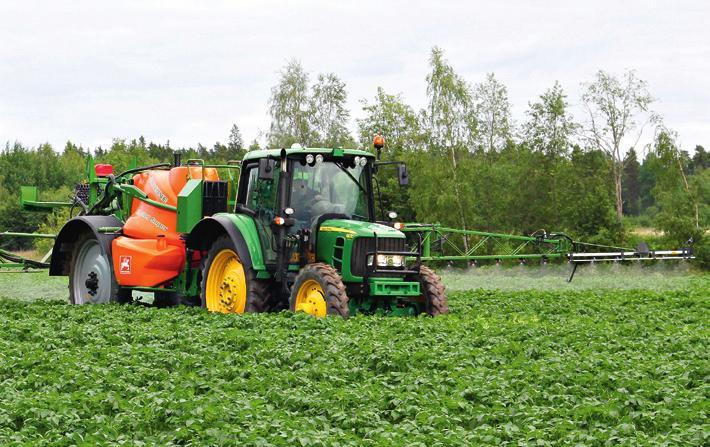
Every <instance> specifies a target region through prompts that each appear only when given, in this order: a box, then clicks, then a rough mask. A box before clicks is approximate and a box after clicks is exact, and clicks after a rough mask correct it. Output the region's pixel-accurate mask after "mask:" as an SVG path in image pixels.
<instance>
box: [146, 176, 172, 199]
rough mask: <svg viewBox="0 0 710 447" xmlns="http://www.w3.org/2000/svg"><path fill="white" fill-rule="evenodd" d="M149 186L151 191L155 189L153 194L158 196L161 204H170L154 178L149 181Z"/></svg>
mask: <svg viewBox="0 0 710 447" xmlns="http://www.w3.org/2000/svg"><path fill="white" fill-rule="evenodd" d="M148 185H149V186H150V187H151V189H153V192H154V193H155V195H156V196H158V199H160V201H161V202H163V203H168V198H167V196H166V195H165V194H163V191H161V190H160V186H158V184H157V183H156V182H155V179H154V178H153V177H151V178H150V179H148Z"/></svg>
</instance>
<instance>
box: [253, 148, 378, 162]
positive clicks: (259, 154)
mask: <svg viewBox="0 0 710 447" xmlns="http://www.w3.org/2000/svg"><path fill="white" fill-rule="evenodd" d="M338 153H339V155H340V156H347V155H349V156H355V155H359V156H361V157H363V156H364V157H373V158H374V157H375V155H374V154H372V153H371V152H367V151H364V150H362V149H343V148H332V147H329V148H325V147H304V148H300V147H299V148H295V147H294V148H288V149H286V155H294V154H334V155H336V156H337V155H338ZM280 156H281V149H260V150H257V151H249V152H247V153H246V154H245V155H244V159H243V160H244V161H247V160H258V159H260V158H267V157H269V158H278V157H280Z"/></svg>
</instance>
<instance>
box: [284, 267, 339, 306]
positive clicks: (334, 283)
mask: <svg viewBox="0 0 710 447" xmlns="http://www.w3.org/2000/svg"><path fill="white" fill-rule="evenodd" d="M310 280H312V281H316V282H317V283H318V284H319V285H320V287H321V289H322V290H323V299H324V300H325V303H326V312H327V315H338V316H341V317H343V318H346V319H347V318H349V317H350V308H349V307H348V302H349V299H348V296H347V294H346V293H345V284H343V279H342V278H341V277H340V274H339V273H338V271H337V270H335V269H334V268H333V267H331V266H330V265H328V264H324V263H321V262H318V263H315V264H308V265H307V266H305V267H303V268H302V269H301V271H300V272H299V273H298V276H296V281H295V282H294V284H293V287H292V288H291V297H290V299H289V306H290V308H291V311H293V312H295V311H296V298H297V296H298V291H299V290H300V288H301V287H302V286H303V285H304V284H305V283H306V281H310Z"/></svg>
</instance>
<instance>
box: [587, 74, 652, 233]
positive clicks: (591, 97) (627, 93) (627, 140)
mask: <svg viewBox="0 0 710 447" xmlns="http://www.w3.org/2000/svg"><path fill="white" fill-rule="evenodd" d="M582 86H583V88H584V93H583V94H582V105H583V107H584V109H585V111H586V114H587V123H586V126H585V127H584V131H583V134H582V136H583V138H584V139H585V140H586V142H587V143H588V144H590V145H592V146H593V147H594V148H597V149H600V150H602V151H604V152H605V153H606V154H607V156H609V158H610V159H611V161H612V169H611V178H612V181H613V183H614V191H615V198H616V218H617V222H621V218H622V216H623V210H624V208H623V206H624V201H623V188H622V184H621V183H622V177H623V173H624V154H625V151H626V150H628V149H631V148H634V149H635V148H636V147H637V146H638V144H639V141H640V140H641V137H642V136H643V134H644V130H645V129H646V128H647V127H648V126H649V124H654V123H656V122H657V121H658V116H657V115H656V114H655V113H654V112H652V111H651V110H650V106H651V104H652V103H653V101H654V98H653V97H652V96H651V94H650V93H649V92H648V87H647V84H646V81H644V80H641V79H639V78H638V77H637V76H636V73H635V72H634V71H633V70H630V71H627V72H626V73H624V74H623V76H622V77H621V79H619V78H617V77H615V76H613V75H611V74H609V73H607V72H605V71H603V70H600V71H598V72H597V75H596V78H595V79H594V81H593V82H590V83H586V84H582Z"/></svg>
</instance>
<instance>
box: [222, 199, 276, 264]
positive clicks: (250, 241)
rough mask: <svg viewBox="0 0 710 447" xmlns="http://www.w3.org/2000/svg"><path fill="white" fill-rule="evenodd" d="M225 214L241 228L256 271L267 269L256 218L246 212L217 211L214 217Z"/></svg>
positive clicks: (224, 215)
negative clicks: (255, 221)
mask: <svg viewBox="0 0 710 447" xmlns="http://www.w3.org/2000/svg"><path fill="white" fill-rule="evenodd" d="M217 216H223V217H226V218H228V219H229V220H230V221H232V223H233V224H234V226H235V227H236V228H237V230H239V232H240V233H241V235H242V237H243V238H244V242H246V244H247V249H248V250H249V255H250V256H251V263H252V268H253V269H254V270H256V271H260V270H266V266H265V265H264V254H263V253H262V251H261V244H260V243H259V233H258V232H257V230H256V224H255V223H254V219H253V218H251V217H250V216H246V215H244V214H232V213H217V214H215V215H214V216H213V217H217Z"/></svg>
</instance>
